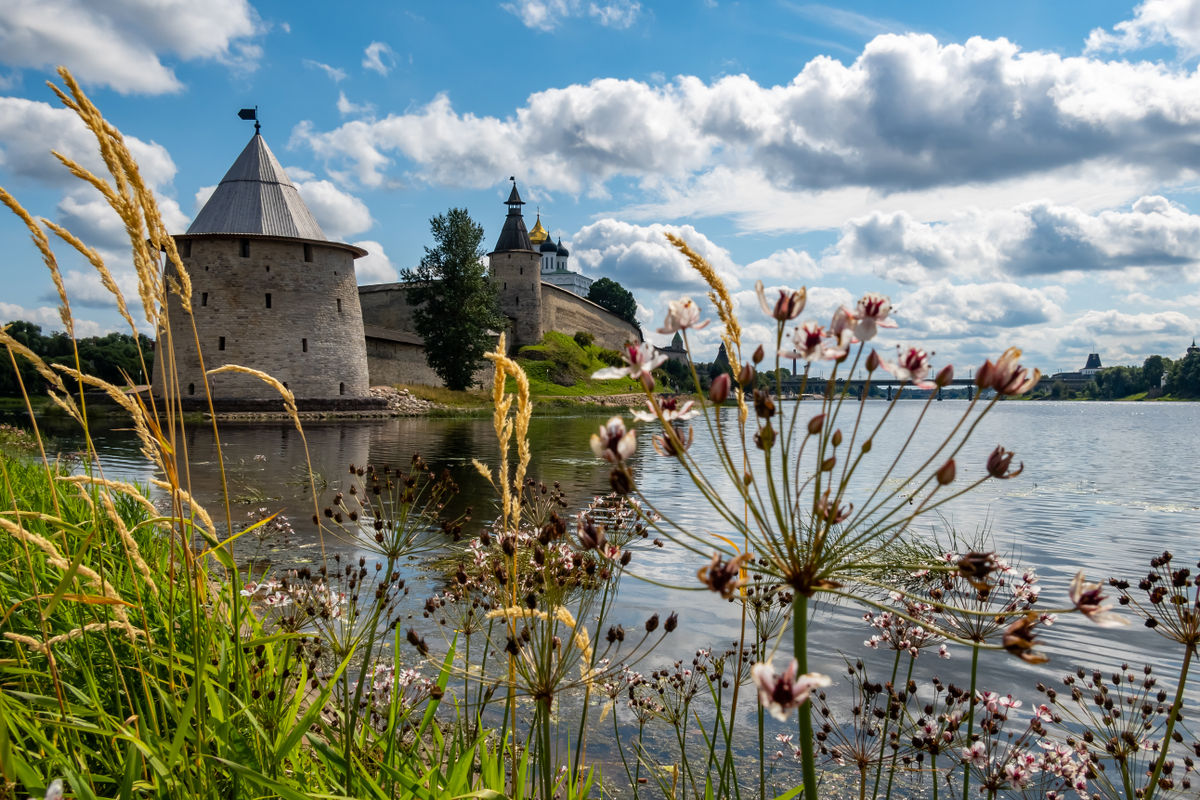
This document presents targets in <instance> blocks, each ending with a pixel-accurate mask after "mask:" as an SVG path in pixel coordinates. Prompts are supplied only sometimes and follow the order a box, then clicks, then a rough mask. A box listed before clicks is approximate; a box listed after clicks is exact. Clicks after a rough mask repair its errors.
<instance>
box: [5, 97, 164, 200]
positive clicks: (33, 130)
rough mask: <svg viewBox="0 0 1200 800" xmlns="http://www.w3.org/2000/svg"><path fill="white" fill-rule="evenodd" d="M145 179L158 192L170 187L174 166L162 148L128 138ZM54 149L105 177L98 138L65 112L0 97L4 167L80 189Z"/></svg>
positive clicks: (12, 172) (77, 181)
mask: <svg viewBox="0 0 1200 800" xmlns="http://www.w3.org/2000/svg"><path fill="white" fill-rule="evenodd" d="M125 143H126V145H128V147H129V150H130V152H131V153H133V156H134V158H136V159H137V162H138V166H139V168H140V170H141V174H142V178H143V179H144V180H146V181H147V183H149V184H150V186H151V187H153V188H155V189H162V188H163V187H166V186H169V185H170V183H171V181H172V180H173V179H174V177H175V171H176V168H175V162H174V161H173V160H172V159H171V155H170V153H168V152H167V149H166V148H165V147H163V146H162V145H160V144H156V143H154V142H149V143H147V142H144V141H142V140H141V139H138V138H137V137H135V136H126V137H125ZM51 150H55V151H57V152H59V153H62V154H63V155H65V156H67V157H68V158H72V159H74V160H76V161H78V162H79V163H81V164H83V166H85V167H87V168H88V169H90V170H92V171H93V172H95V173H97V174H105V169H104V162H103V161H102V160H101V158H100V154H99V152H98V147H97V145H96V139H95V137H93V135H92V133H91V131H89V130H88V129H87V128H86V127H85V126H84V124H83V122H81V121H80V120H79V118H78V117H77V116H76V115H75V113H74V112H73V111H70V110H68V109H65V108H56V107H54V106H51V105H49V104H48V103H42V102H38V101H34V100H26V99H24V98H20V97H0V166H3V167H4V168H5V169H6V170H8V171H9V172H10V173H11V174H13V175H18V176H20V177H22V178H28V179H31V180H34V181H37V182H42V183H48V184H51V185H56V186H63V187H76V186H78V185H79V180H78V179H77V178H75V177H73V176H72V175H71V174H70V173H69V172H68V171H67V169H66V167H64V166H63V165H62V163H61V162H59V160H58V159H57V158H55V157H54V155H53V154H52V153H51V152H50V151H51Z"/></svg>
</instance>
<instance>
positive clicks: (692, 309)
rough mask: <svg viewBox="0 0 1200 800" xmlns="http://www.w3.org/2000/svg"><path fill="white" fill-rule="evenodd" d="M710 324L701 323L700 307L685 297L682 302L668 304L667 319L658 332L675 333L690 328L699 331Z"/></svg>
mask: <svg viewBox="0 0 1200 800" xmlns="http://www.w3.org/2000/svg"><path fill="white" fill-rule="evenodd" d="M709 322H711V320H707V319H706V320H704V322H701V321H700V306H698V305H696V304H695V303H693V302H692V298H690V297H685V298H683V299H682V300H672V301H671V302H669V303H667V319H666V321H665V322H663V326H662V327H661V328H659V329H658V332H659V333H675V332H676V331H682V330H687V329H688V328H692V329H693V330H697V331H698V330H700V329H701V328H704V327H707V325H708V323H709Z"/></svg>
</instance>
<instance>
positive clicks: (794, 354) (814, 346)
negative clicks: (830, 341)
mask: <svg viewBox="0 0 1200 800" xmlns="http://www.w3.org/2000/svg"><path fill="white" fill-rule="evenodd" d="M845 354H846V353H845V351H844V350H837V349H836V348H830V347H828V346H827V345H826V344H825V329H824V328H822V327H821V326H820V325H818V324H817V323H816V321H814V320H811V319H810V320H808V321H807V322H805V323H804V324H803V325H801V326H800V327H798V328H796V329H795V330H794V331H792V349H791V350H783V351H781V352H780V353H779V356H780V357H781V358H799V359H802V360H804V361H815V360H817V359H819V358H841V357H842V356H843V355H845Z"/></svg>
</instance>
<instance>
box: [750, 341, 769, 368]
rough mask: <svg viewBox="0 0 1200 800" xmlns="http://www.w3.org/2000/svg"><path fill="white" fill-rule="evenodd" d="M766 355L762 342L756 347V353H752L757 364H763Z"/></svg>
mask: <svg viewBox="0 0 1200 800" xmlns="http://www.w3.org/2000/svg"><path fill="white" fill-rule="evenodd" d="M766 356H767V354H766V351H764V350H763V346H762V345H761V344H760V345H759V346H758V347H756V348H755V349H754V355H752V356H751V358H752V359H754V363H755V364H761V363H762V360H763V359H764V358H766Z"/></svg>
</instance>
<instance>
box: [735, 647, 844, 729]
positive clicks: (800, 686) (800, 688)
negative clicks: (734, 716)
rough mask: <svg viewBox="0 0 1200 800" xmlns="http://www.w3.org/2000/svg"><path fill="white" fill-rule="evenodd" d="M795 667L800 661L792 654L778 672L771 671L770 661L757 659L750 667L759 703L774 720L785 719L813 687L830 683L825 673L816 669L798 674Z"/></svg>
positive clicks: (806, 698)
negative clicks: (790, 661)
mask: <svg viewBox="0 0 1200 800" xmlns="http://www.w3.org/2000/svg"><path fill="white" fill-rule="evenodd" d="M799 668H800V664H799V662H797V661H796V659H794V658H793V659H792V663H790V664H788V668H787V669H785V670H784V671H783V674H782V675H776V674H775V668H774V667H772V666H771V662H770V661H765V662H763V661H760V662H759V663H757V664H755V665H754V666H753V667H751V668H750V675H751V677H753V678H754V685H755V686H757V687H758V702H759V704H760V705H762V707H763V708H765V709H766V710H767V712H768V713H770V715H771V716H772V717H774V718H775V719H777V720H780V721H786V720H787V718H788V714H790V713H791V711H792V709H793V708H798V707H799V706H801V705H802V704H803V703H804V702H805V701H806V700H808V696H809V694H810V693H811V692H812V690H813V689H818V688H823V687H825V686H829V685H830V684H831V683H833V681H832V680H830V678H829V676H828V675H822V674H821V673H819V672H807V673H805V674H803V675H799V676H798V675H796V671H797V670H798V669H799Z"/></svg>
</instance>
